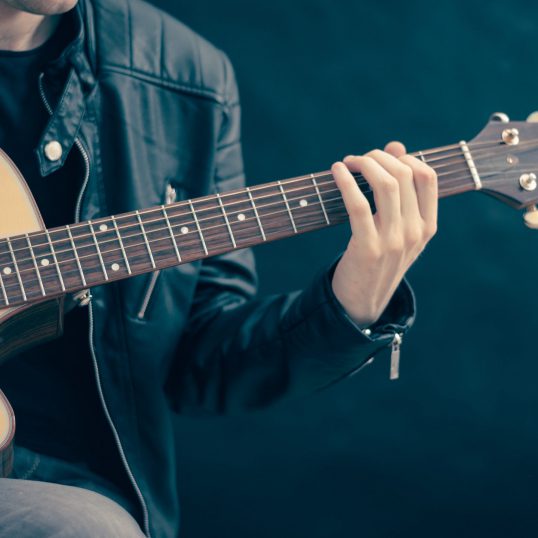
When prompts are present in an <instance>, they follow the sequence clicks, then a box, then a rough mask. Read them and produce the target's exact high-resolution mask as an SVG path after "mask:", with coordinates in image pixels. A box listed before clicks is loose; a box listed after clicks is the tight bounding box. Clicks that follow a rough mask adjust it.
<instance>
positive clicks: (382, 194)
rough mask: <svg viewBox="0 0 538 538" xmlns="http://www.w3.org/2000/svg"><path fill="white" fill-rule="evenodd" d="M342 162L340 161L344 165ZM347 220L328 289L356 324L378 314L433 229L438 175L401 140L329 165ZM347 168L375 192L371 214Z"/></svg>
mask: <svg viewBox="0 0 538 538" xmlns="http://www.w3.org/2000/svg"><path fill="white" fill-rule="evenodd" d="M344 163H345V164H344ZM331 171H332V174H333V176H334V179H335V181H336V184H337V186H338V188H339V189H340V192H341V193H342V197H343V199H344V204H345V206H346V209H347V212H348V214H349V218H350V223H351V232H352V236H351V239H350V241H349V244H348V246H347V249H346V251H345V253H344V254H343V256H342V258H341V259H340V261H339V263H338V265H337V266H336V269H335V272H334V276H333V281H332V287H333V291H334V293H335V295H336V297H337V299H338V300H339V301H340V303H341V304H342V306H343V307H344V309H345V310H346V312H347V313H348V314H349V315H350V316H351V318H352V319H353V320H354V321H355V322H356V323H357V324H359V325H360V326H362V327H366V326H368V325H371V324H372V323H374V322H375V321H377V319H378V318H379V316H380V315H381V314H382V313H383V310H384V309H385V307H386V306H387V304H388V302H389V301H390V298H391V297H392V295H393V294H394V292H395V290H396V288H397V287H398V285H399V283H400V281H401V280H402V278H403V276H404V275H405V273H406V271H407V270H408V269H409V267H410V266H411V264H412V263H413V262H414V261H415V259H416V258H417V257H418V255H419V254H420V253H421V252H422V250H423V249H424V248H425V246H426V244H427V243H428V241H429V240H430V239H431V238H432V237H433V235H434V234H435V232H436V231H437V176H436V173H435V171H434V170H433V169H432V168H431V167H430V166H428V165H426V164H425V163H424V162H422V161H420V160H418V159H416V158H415V157H412V156H410V155H406V150H405V147H404V146H403V144H401V143H399V142H391V143H390V144H388V145H387V146H386V147H385V151H381V150H378V149H376V150H373V151H370V152H369V153H367V154H366V155H364V156H361V157H355V156H348V157H346V158H345V159H344V162H343V163H342V162H336V163H334V164H333V166H332V168H331ZM350 171H351V172H360V173H361V174H362V175H363V177H364V178H365V179H366V181H367V182H368V183H369V184H370V187H371V188H372V190H373V193H374V200H375V205H376V213H375V214H372V210H371V209H370V205H369V203H368V201H367V199H366V197H365V196H364V194H363V193H362V192H361V190H360V189H359V187H358V186H357V183H356V181H355V179H354V178H353V176H352V175H351V173H350Z"/></svg>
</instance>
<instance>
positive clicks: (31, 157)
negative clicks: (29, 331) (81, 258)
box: [0, 18, 130, 495]
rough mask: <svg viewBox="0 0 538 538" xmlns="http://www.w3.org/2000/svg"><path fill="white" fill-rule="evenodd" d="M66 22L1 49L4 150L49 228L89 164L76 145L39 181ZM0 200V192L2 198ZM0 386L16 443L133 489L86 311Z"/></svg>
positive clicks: (15, 366) (3, 372)
mask: <svg viewBox="0 0 538 538" xmlns="http://www.w3.org/2000/svg"><path fill="white" fill-rule="evenodd" d="M70 32H71V26H70V24H69V19H67V18H64V21H63V23H62V24H61V25H60V27H59V28H58V30H57V31H56V32H55V34H54V36H53V37H52V38H51V39H50V40H49V41H48V42H47V43H45V44H44V45H42V46H41V47H39V48H37V49H34V50H31V51H25V52H8V51H0V148H2V149H3V150H4V151H5V152H6V153H7V154H8V155H9V156H10V157H11V159H12V160H13V162H14V163H15V164H16V165H17V167H18V168H19V169H20V171H21V173H22V174H23V176H24V177H25V179H26V181H27V183H28V185H29V187H30V190H31V191H32V194H33V195H34V198H35V200H36V202H37V205H38V207H39V208H40V211H41V214H42V216H43V219H44V221H45V225H46V226H47V227H49V228H50V227H53V226H60V225H63V224H71V223H73V222H74V220H75V206H76V199H77V197H78V194H79V191H80V189H81V186H82V178H83V176H84V163H83V160H82V156H81V155H80V153H79V152H78V149H77V148H76V147H73V149H72V150H71V152H70V155H69V156H68V158H67V160H66V163H65V165H64V166H63V167H62V168H61V169H60V170H59V171H57V172H55V173H54V174H52V175H50V176H48V177H45V178H43V177H41V175H40V173H39V169H38V163H37V158H36V155H35V148H36V147H37V145H38V141H39V139H40V136H41V133H42V132H43V130H44V128H45V126H46V124H47V121H48V119H49V115H48V112H47V110H46V108H45V106H44V104H43V102H42V98H41V95H40V91H39V84H38V79H39V75H40V73H41V72H42V71H43V69H44V68H45V66H46V65H47V64H48V63H49V62H50V61H52V60H54V59H55V58H57V57H58V56H59V55H60V53H61V52H62V50H63V49H64V48H65V46H66V45H67V44H68V43H69V41H70V39H71V37H72V36H71V35H70ZM0 196H1V192H0ZM0 387H1V388H2V390H3V391H4V392H5V394H6V396H7V397H8V399H9V400H10V402H11V404H12V405H13V408H14V411H15V414H16V420H17V431H16V437H15V443H16V444H18V445H21V446H24V447H26V448H29V449H31V450H34V451H37V452H40V453H42V454H46V455H49V456H54V457H57V458H61V459H64V460H68V461H70V462H76V463H79V464H80V465H83V466H85V467H87V468H90V470H92V471H93V472H95V473H97V474H99V475H100V476H102V477H104V478H106V479H109V480H111V481H112V482H114V483H115V484H116V485H118V486H119V487H120V488H121V489H122V490H123V491H125V492H126V495H127V491H129V489H130V488H129V486H128V484H127V481H126V480H127V478H126V475H125V472H124V470H123V466H122V463H121V460H120V458H119V454H118V450H117V448H116V446H115V443H114V440H113V437H112V432H111V430H110V427H109V425H108V423H107V422H106V419H105V415H104V412H103V409H102V405H101V402H100V400H99V396H98V392H97V386H96V381H95V373H94V371H93V363H92V358H91V356H90V352H89V344H88V313H87V308H75V309H74V310H73V311H71V312H70V313H68V314H67V315H66V318H65V323H64V335H63V336H62V337H61V338H60V339H57V340H55V341H52V342H49V343H46V344H43V345H41V346H38V347H36V348H34V349H32V350H30V351H28V352H25V353H24V354H22V355H19V356H17V357H15V358H13V359H12V360H10V361H8V363H7V364H5V365H3V366H2V367H1V368H0Z"/></svg>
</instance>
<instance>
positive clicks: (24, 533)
mask: <svg viewBox="0 0 538 538" xmlns="http://www.w3.org/2000/svg"><path fill="white" fill-rule="evenodd" d="M134 510H135V509H134V506H133V505H131V504H130V502H129V501H128V500H127V499H126V498H124V496H123V495H122V493H121V492H120V491H118V490H117V488H115V487H114V485H113V484H110V483H109V482H107V481H105V480H103V479H102V478H100V477H98V476H96V475H95V474H93V473H92V472H91V471H89V470H88V469H85V468H84V467H83V466H79V465H74V464H71V463H68V462H65V461H61V460H57V459H55V458H50V457H48V456H42V455H39V454H36V453H35V452H32V451H30V450H27V449H25V448H21V447H15V465H14V470H13V474H12V478H2V479H0V538H8V537H9V538H12V537H14V536H16V537H17V538H46V537H52V536H54V537H56V538H68V537H69V538H96V537H103V538H107V537H113V538H142V537H143V536H144V533H143V532H142V530H141V528H140V526H139V524H138V523H137V522H136V520H135V519H134V517H133V515H131V514H134V513H135V511H134Z"/></svg>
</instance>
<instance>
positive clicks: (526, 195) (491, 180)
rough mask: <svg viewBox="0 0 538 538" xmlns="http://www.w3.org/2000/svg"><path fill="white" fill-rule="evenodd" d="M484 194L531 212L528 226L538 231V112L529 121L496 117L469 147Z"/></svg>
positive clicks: (502, 115)
mask: <svg viewBox="0 0 538 538" xmlns="http://www.w3.org/2000/svg"><path fill="white" fill-rule="evenodd" d="M467 145H468V148H469V151H470V154H471V156H472V160H473V162H474V165H475V166H476V172H477V176H478V177H479V179H480V183H481V190H482V191H484V192H485V193H487V194H490V195H492V196H495V197H496V198H498V199H500V200H502V201H503V202H505V203H507V204H509V205H510V206H512V207H514V208H516V209H521V208H528V212H527V213H526V215H525V222H526V223H527V225H529V226H530V227H533V228H534V227H536V228H538V211H537V210H536V204H537V203H538V112H533V113H532V114H531V115H530V116H529V117H528V118H527V121H509V119H508V116H507V115H506V114H503V113H501V112H497V113H495V114H493V115H492V116H491V118H490V121H489V122H488V124H487V125H486V126H485V127H484V129H483V130H482V131H481V132H480V133H479V134H478V135H477V136H476V137H475V138H473V139H472V140H471V141H470V142H469V143H468V144H467Z"/></svg>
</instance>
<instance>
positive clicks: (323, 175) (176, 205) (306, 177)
mask: <svg viewBox="0 0 538 538" xmlns="http://www.w3.org/2000/svg"><path fill="white" fill-rule="evenodd" d="M480 144H481V145H492V143H491V142H483V143H480ZM533 144H535V141H534V140H532V141H527V142H523V143H520V144H518V146H517V147H518V148H521V147H524V146H528V145H533ZM497 145H499V143H497V142H494V143H493V146H497ZM475 146H478V143H475V144H474V145H473V147H475ZM444 147H445V148H459V149H460V150H461V146H460V145H459V144H454V145H451V146H444ZM506 147H507V148H508V147H511V146H506ZM442 151H444V150H443V149H441V148H436V149H435V150H431V151H428V150H425V151H422V152H415V153H413V154H411V155H413V156H416V157H419V156H420V154H422V155H428V154H434V153H442ZM482 153H483V151H479V152H477V155H478V156H477V157H475V159H474V161H475V163H476V162H477V161H478V157H480V160H484V156H483V155H482ZM487 155H488V156H491V155H495V153H491V154H489V153H488V154H487ZM452 156H458V157H463V158H464V156H463V153H459V152H458V153H454V154H449V155H444V156H442V157H440V158H438V159H436V160H429V161H427V163H426V164H431V163H432V162H436V161H441V160H444V159H447V158H450V157H452ZM453 162H458V163H460V162H461V159H458V160H457V161H453ZM450 164H452V163H451V162H448V163H444V165H443V166H440V165H439V166H437V169H442V168H446V167H448V166H449V165H450ZM462 164H463V163H462ZM467 166H468V165H467V163H466V161H465V166H464V167H463V168H462V169H460V170H451V171H449V172H448V173H446V174H438V178H442V177H445V176H446V175H449V174H452V173H455V172H459V171H464V170H466V167H467ZM312 176H314V178H316V179H325V178H327V176H330V177H331V178H332V174H331V172H330V171H325V172H318V173H315V174H308V175H304V176H298V177H296V178H292V179H287V180H281V181H280V183H281V184H282V185H283V186H285V185H289V184H291V183H295V182H299V181H308V180H310V181H311V179H312ZM354 176H355V178H356V179H357V180H358V181H357V184H358V185H359V187H360V186H365V185H367V182H366V181H361V179H364V178H363V176H362V175H361V174H354ZM309 187H311V186H310V185H309V186H307V187H303V188H309ZM267 188H278V187H277V186H276V185H268V184H262V185H256V186H253V187H250V189H249V190H250V192H256V191H259V190H263V189H267ZM245 192H246V190H244V189H241V190H240V191H239V192H238V191H231V192H227V193H222V194H221V195H220V197H221V198H225V197H229V196H234V195H237V194H242V193H245ZM288 192H292V191H288ZM270 196H274V195H265V196H258V197H255V198H254V200H255V201H256V200H258V199H262V198H267V197H270ZM214 199H215V196H214V195H207V196H204V197H200V198H197V199H195V200H193V201H194V202H197V203H199V202H203V201H205V200H211V201H214ZM237 203H243V202H242V201H238V202H231V203H228V204H227V206H231V205H235V204H237ZM188 204H189V201H185V202H177V203H173V204H168V205H167V207H168V208H169V209H176V208H177V209H179V208H181V207H186V206H188ZM212 210H215V208H200V209H198V210H197V214H198V213H199V212H202V211H212ZM161 211H162V208H161V206H157V207H152V208H149V209H145V210H140V211H139V214H140V215H141V216H145V215H148V214H151V213H160V212H161ZM128 213H129V212H128ZM187 214H190V213H189V212H187V213H185V214H181V215H175V217H180V216H183V215H187ZM131 217H133V215H132V214H120V215H117V216H116V219H121V218H131ZM110 218H111V217H102V218H99V219H95V220H94V221H93V223H94V224H97V225H99V223H102V222H104V221H108V220H109V219H110ZM158 220H161V219H158ZM151 222H154V221H147V223H151ZM137 225H138V224H137V223H134V224H129V225H123V226H119V228H120V230H123V229H126V228H132V227H136V226H137ZM82 226H87V224H86V223H84V222H83V223H76V224H72V225H70V226H69V229H70V230H71V231H73V230H76V229H77V228H80V227H82ZM59 231H62V228H60V229H51V230H49V232H53V233H54V232H59ZM95 233H96V235H99V234H102V233H105V232H101V231H100V230H96V232H95ZM43 235H44V232H43V231H41V230H40V231H37V232H33V233H31V234H30V237H32V238H33V237H36V238H37V237H39V236H43ZM83 237H92V234H83V235H79V236H77V237H76V238H77V239H78V238H83ZM64 242H69V239H68V238H63V239H57V240H55V241H54V242H53V244H59V243H64ZM18 250H25V249H24V248H23V249H16V250H15V252H16V251H18Z"/></svg>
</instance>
